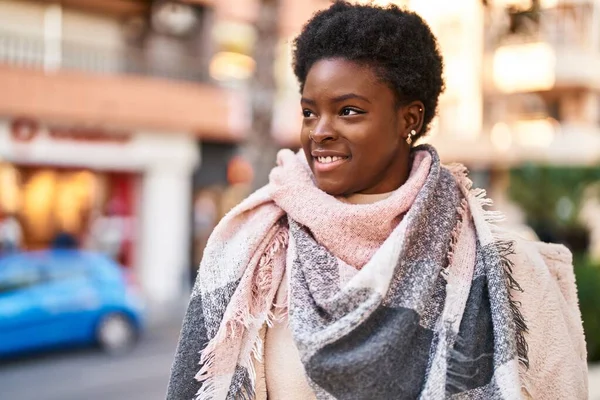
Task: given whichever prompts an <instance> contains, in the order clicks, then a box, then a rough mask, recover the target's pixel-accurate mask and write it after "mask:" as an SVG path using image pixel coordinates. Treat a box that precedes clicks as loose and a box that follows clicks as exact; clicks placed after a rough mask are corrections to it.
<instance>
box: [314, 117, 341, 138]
mask: <svg viewBox="0 0 600 400" xmlns="http://www.w3.org/2000/svg"><path fill="white" fill-rule="evenodd" d="M319 122H320V123H319V124H317V126H316V127H315V129H314V130H312V131H311V132H310V138H311V139H312V141H313V142H315V143H323V142H325V141H330V140H335V139H336V138H337V135H336V134H335V130H334V129H333V128H332V127H331V126H330V125H329V124H328V123H327V121H325V120H324V119H322V120H321V121H319Z"/></svg>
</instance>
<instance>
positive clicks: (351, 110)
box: [340, 107, 364, 116]
mask: <svg viewBox="0 0 600 400" xmlns="http://www.w3.org/2000/svg"><path fill="white" fill-rule="evenodd" d="M358 114H364V112H363V111H360V110H357V109H356V108H350V107H344V108H343V109H342V112H340V115H343V116H350V115H358Z"/></svg>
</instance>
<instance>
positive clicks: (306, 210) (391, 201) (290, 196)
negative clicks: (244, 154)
mask: <svg viewBox="0 0 600 400" xmlns="http://www.w3.org/2000/svg"><path fill="white" fill-rule="evenodd" d="M430 167H431V156H430V154H429V153H428V152H426V151H419V152H417V153H416V154H415V156H414V160H413V163H412V168H411V171H410V175H409V178H408V180H407V181H406V182H405V183H404V185H402V186H401V187H400V188H398V189H397V190H395V191H394V192H393V193H392V194H391V195H390V196H389V197H387V198H385V199H383V200H380V201H378V202H375V203H372V204H347V203H345V202H343V201H340V200H338V199H336V198H335V197H332V196H330V195H328V194H327V193H325V192H323V191H322V190H320V189H318V188H317V187H316V186H315V184H314V183H313V180H312V174H311V171H310V168H309V167H308V164H307V163H306V159H305V156H304V154H303V153H302V152H300V153H298V154H294V153H292V152H291V151H282V152H280V153H279V156H278V167H276V168H275V169H273V171H272V172H271V175H270V187H271V191H270V196H271V198H272V199H273V200H274V201H275V203H276V204H277V205H278V206H279V207H281V208H282V209H283V210H284V211H285V212H286V213H287V215H288V216H289V217H290V218H292V219H293V220H295V221H297V222H299V223H300V224H301V225H303V226H306V227H308V229H310V231H311V232H312V234H313V235H314V237H315V239H316V240H317V241H318V242H319V243H320V244H322V245H323V246H325V247H326V248H327V249H328V250H329V251H331V252H332V253H333V254H334V255H335V256H336V257H338V258H340V259H341V260H343V261H344V262H346V263H348V264H350V265H352V266H354V267H356V268H362V267H363V266H364V265H365V264H366V263H367V262H368V261H369V259H371V257H372V256H373V254H374V253H375V252H376V251H377V249H378V248H379V247H380V246H381V244H382V243H383V241H384V240H385V239H386V238H387V237H388V236H389V235H390V234H391V233H392V231H393V230H394V228H395V227H396V226H397V225H398V223H399V222H400V220H401V219H402V216H403V215H404V213H406V212H407V211H408V209H409V208H410V206H411V205H412V204H413V202H414V200H415V198H416V197H417V194H418V193H419V190H420V189H421V188H422V186H423V184H424V183H425V180H426V179H427V176H428V174H429V169H430Z"/></svg>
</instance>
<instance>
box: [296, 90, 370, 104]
mask: <svg viewBox="0 0 600 400" xmlns="http://www.w3.org/2000/svg"><path fill="white" fill-rule="evenodd" d="M349 99H360V100H363V101H366V102H367V103H371V101H370V100H369V99H367V98H366V97H364V96H361V95H359V94H356V93H346V94H343V95H341V96H337V97H334V98H332V99H331V101H333V102H334V103H339V102H340V101H344V100H349ZM300 101H301V102H302V103H308V104H312V105H314V104H316V101H314V100H312V99H307V98H306V97H302V98H301V99H300Z"/></svg>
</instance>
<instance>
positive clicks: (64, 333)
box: [0, 250, 143, 357]
mask: <svg viewBox="0 0 600 400" xmlns="http://www.w3.org/2000/svg"><path fill="white" fill-rule="evenodd" d="M142 321H143V304H142V301H141V297H140V296H139V295H138V294H137V291H136V288H135V286H134V285H132V284H131V282H130V280H129V279H128V275H127V274H126V273H125V271H124V269H123V268H122V267H120V266H119V265H118V264H116V263H115V262H114V261H112V260H110V259H109V258H107V257H105V256H103V255H100V254H95V253H90V252H82V251H78V250H48V251H42V252H29V253H17V254H12V255H8V256H5V257H3V258H1V259H0V357H3V356H7V355H11V356H12V355H15V354H16V353H20V352H25V351H32V350H38V349H47V348H52V347H64V346H71V345H83V344H92V343H97V344H99V345H100V346H101V347H102V348H103V349H105V350H106V351H107V352H110V353H119V352H123V351H125V350H127V349H129V348H131V347H132V346H133V344H134V343H135V342H136V341H137V338H138V337H139V334H140V333H141V331H142V326H143V324H142Z"/></svg>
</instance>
